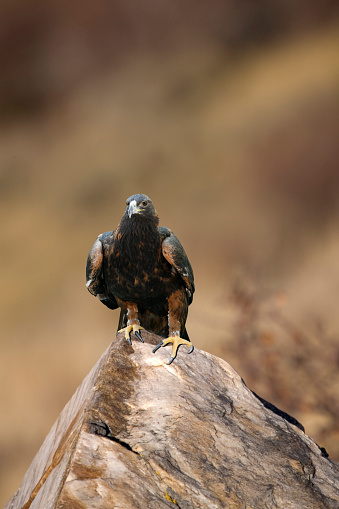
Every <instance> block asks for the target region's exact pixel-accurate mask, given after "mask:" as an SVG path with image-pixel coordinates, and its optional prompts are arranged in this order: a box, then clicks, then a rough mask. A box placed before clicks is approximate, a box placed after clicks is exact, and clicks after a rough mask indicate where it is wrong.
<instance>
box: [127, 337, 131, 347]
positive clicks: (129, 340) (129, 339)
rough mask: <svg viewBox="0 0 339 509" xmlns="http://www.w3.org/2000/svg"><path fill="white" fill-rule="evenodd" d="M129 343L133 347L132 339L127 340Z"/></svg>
mask: <svg viewBox="0 0 339 509" xmlns="http://www.w3.org/2000/svg"><path fill="white" fill-rule="evenodd" d="M126 339H127V341H128V342H129V344H130V345H131V346H132V341H131V338H126Z"/></svg>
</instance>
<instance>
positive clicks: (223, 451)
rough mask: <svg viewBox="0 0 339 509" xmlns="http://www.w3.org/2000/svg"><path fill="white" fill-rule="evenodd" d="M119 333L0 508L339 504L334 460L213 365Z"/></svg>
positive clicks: (255, 508)
mask: <svg viewBox="0 0 339 509" xmlns="http://www.w3.org/2000/svg"><path fill="white" fill-rule="evenodd" d="M143 337H144V339H145V341H146V342H145V344H142V343H140V342H139V341H134V342H133V345H132V346H130V345H129V344H128V343H127V341H126V340H125V339H124V338H123V337H122V336H121V335H120V336H118V338H117V340H116V341H114V342H113V343H112V344H111V345H110V347H109V348H108V349H107V351H106V352H105V353H104V354H103V356H102V357H101V359H100V360H99V361H98V362H97V364H96V365H95V367H94V368H93V369H92V371H91V372H90V373H89V374H88V376H87V377H86V378H85V379H84V381H83V382H82V384H81V385H80V387H79V388H78V390H77V391H76V393H75V394H74V396H73V397H72V399H71V400H70V401H69V403H68V404H67V405H66V407H65V408H64V410H63V411H62V412H61V414H60V416H59V418H58V420H57V421H56V423H55V424H54V426H53V428H52V429H51V431H50V433H49V434H48V436H47V438H46V440H45V442H44V443H43V445H42V447H41V449H40V451H39V452H38V453H37V455H36V457H35V458H34V460H33V462H32V464H31V466H30V468H29V469H28V471H27V473H26V475H25V477H24V480H23V483H22V486H21V487H20V489H19V490H18V492H17V493H16V494H15V495H14V496H13V498H12V499H11V500H10V501H9V503H8V504H7V506H6V509H19V508H20V509H29V508H31V509H33V508H43V509H52V508H53V509H70V508H72V509H80V508H81V509H83V508H96V509H106V508H119V509H130V508H142V509H146V508H149V509H162V508H169V507H173V508H175V507H179V508H181V509H198V508H204V509H206V508H208V509H221V508H239V509H240V508H242V509H245V508H247V509H250V508H252V509H260V508H276V507H277V508H283V509H288V508H298V509H302V508H305V509H311V508H317V509H318V508H319V509H320V508H333V509H334V508H338V507H339V464H337V463H335V462H333V461H331V460H330V459H329V458H327V457H326V452H325V451H324V450H321V449H320V448H319V447H318V446H317V445H316V444H315V443H314V442H313V440H312V439H311V438H309V437H308V436H307V435H305V433H304V431H303V429H302V426H301V425H300V424H299V423H298V422H297V421H296V420H295V419H293V418H292V417H290V416H288V415H287V414H285V413H284V412H281V411H279V410H278V409H277V408H276V407H274V406H273V405H271V404H270V403H268V402H266V401H264V400H262V399H261V398H259V397H258V396H256V395H255V394H254V393H252V392H251V391H250V390H249V389H248V388H247V387H246V385H245V383H244V382H243V380H242V379H241V378H240V376H239V375H238V374H237V373H236V372H235V371H234V370H233V369H232V368H231V367H230V366H229V365H228V364H227V363H226V362H225V361H223V360H221V359H219V358H217V357H214V356H213V355H210V354H208V353H206V352H203V351H199V350H197V349H195V351H194V352H193V353H192V354H191V355H186V352H185V350H184V348H185V347H182V348H181V349H180V350H179V355H178V357H177V359H176V360H175V362H174V363H173V364H171V365H170V366H168V365H166V362H167V361H168V359H169V350H167V349H165V348H163V349H160V350H159V351H158V352H157V353H156V354H155V355H154V354H153V353H152V344H155V343H157V342H158V341H159V340H160V339H159V338H157V337H156V336H154V335H153V334H150V333H147V332H145V331H143Z"/></svg>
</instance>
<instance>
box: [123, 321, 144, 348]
mask: <svg viewBox="0 0 339 509" xmlns="http://www.w3.org/2000/svg"><path fill="white" fill-rule="evenodd" d="M140 330H144V328H143V327H141V325H138V324H137V323H134V324H133V325H127V327H124V328H123V329H120V330H118V334H119V333H120V332H124V333H125V338H126V339H127V341H128V342H129V344H130V345H132V341H131V332H134V334H135V335H136V337H137V338H138V340H139V341H141V342H142V343H144V340H143V339H142V337H141V334H140V332H139V331H140Z"/></svg>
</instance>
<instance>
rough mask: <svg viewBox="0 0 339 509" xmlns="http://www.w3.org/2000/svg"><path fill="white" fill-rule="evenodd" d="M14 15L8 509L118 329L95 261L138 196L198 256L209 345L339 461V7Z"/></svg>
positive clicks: (5, 229)
mask: <svg viewBox="0 0 339 509" xmlns="http://www.w3.org/2000/svg"><path fill="white" fill-rule="evenodd" d="M0 20H1V21H0V41H1V44H0V94H1V95H0V108H1V115H0V146H1V148H0V208H1V217H2V219H1V226H2V233H1V237H0V243H1V257H2V263H1V274H0V278H1V288H2V291H1V316H0V324H1V325H0V327H1V333H0V335H1V338H0V341H1V356H0V377H1V379H0V396H1V407H2V412H1V416H0V480H1V481H0V498H1V500H0V503H2V504H4V503H5V502H6V501H7V500H8V499H9V498H10V496H11V495H12V494H13V493H14V491H15V490H16V489H17V488H18V487H19V485H20V483H21V480H22V477H23V475H24V473H25V471H26V469H27V468H28V466H29V464H30V462H31V460H32V458H33V456H34V455H35V453H36V452H37V450H38V448H39V446H40V445H41V443H42V442H43V440H44V438H45V436H46V434H47V433H48V431H49V429H50V427H51V426H52V424H53V422H54V421H55V419H56V418H57V416H58V414H59V412H60V411H61V409H62V408H63V406H64V405H65V404H66V403H67V401H68V399H69V398H70V397H71V396H72V394H73V392H74V391H75V389H76V387H77V386H78V385H79V384H80V383H81V381H82V379H83V378H84V376H85V375H86V374H87V372H88V371H89V370H90V369H91V367H92V366H93V365H94V364H95V363H96V361H97V360H98V359H99V357H100V356H101V354H102V353H103V352H104V350H105V349H106V348H107V346H108V345H109V343H110V342H111V341H112V340H114V338H115V333H116V327H117V320H118V315H119V313H118V311H116V312H112V311H109V310H108V309H107V308H105V307H104V306H103V305H101V304H100V303H99V302H98V301H97V300H95V299H94V298H93V297H92V296H91V295H90V294H89V293H88V292H87V290H86V287H85V264H86V258H87V254H88V251H89V249H90V248H91V246H92V244H93V242H94V240H95V238H96V236H97V235H98V234H99V233H101V232H103V231H107V230H112V229H114V228H115V227H116V225H117V223H118V222H119V220H120V217H121V215H122V213H123V212H124V208H125V200H126V198H127V197H128V196H130V195H132V194H135V193H146V194H148V195H149V196H150V197H151V198H152V200H153V202H154V204H155V207H156V208H157V211H158V213H159V216H160V224H161V225H163V226H168V227H170V228H171V229H172V230H173V231H174V232H175V233H176V234H177V236H178V237H179V238H180V240H181V242H182V244H183V245H184V247H185V249H186V251H187V253H188V255H189V258H190V260H191V262H192V265H193V268H194V271H195V278H196V288H197V291H196V294H195V299H194V301H193V304H192V306H191V307H190V313H189V318H188V331H189V334H190V337H191V339H192V340H193V342H194V344H195V345H196V347H198V348H202V349H205V350H207V351H208V352H210V353H212V354H215V355H218V356H220V357H222V358H224V359H225V360H226V361H228V362H229V363H230V364H231V365H232V366H233V367H234V368H235V369H236V370H237V371H238V372H239V374H240V375H241V376H242V377H243V378H244V380H245V381H246V383H247V385H248V386H249V387H250V389H252V390H254V391H255V392H256V393H258V394H259V395H260V396H261V397H263V398H265V399H267V400H269V401H270V402H271V403H273V404H275V405H276V406H278V407H279V408H281V409H282V410H284V411H286V412H289V413H290V414H292V415H293V416H294V417H296V418H297V419H298V420H299V421H300V422H301V423H302V424H303V425H304V426H305V428H306V433H307V434H308V435H310V436H311V437H312V438H313V439H314V440H315V441H316V442H317V443H318V444H319V445H320V446H323V447H325V448H326V449H327V451H328V453H329V455H330V458H332V459H334V460H337V461H338V460H339V398H338V393H339V369H338V368H339V312H338V300H339V229H338V226H339V195H338V190H339V5H338V2H337V0H323V1H322V2H318V1H316V0H305V1H304V2H299V3H298V2H295V1H293V0H258V1H257V2H253V1H250V0H237V1H235V0H214V2H205V1H203V0H194V2H193V1H187V2H179V1H173V0H162V1H159V0H145V1H144V2H139V3H137V2H132V1H130V0H110V1H109V2H108V1H105V0H104V1H102V2H97V3H93V2H87V1H86V0H85V1H82V2H79V1H78V0H75V1H73V2H68V1H66V0H60V1H59V2H54V3H52V2H47V3H46V2H44V1H43V0H16V1H15V2H10V1H7V0H4V1H3V2H1V6H0ZM181 355H184V352H183V351H182V352H181Z"/></svg>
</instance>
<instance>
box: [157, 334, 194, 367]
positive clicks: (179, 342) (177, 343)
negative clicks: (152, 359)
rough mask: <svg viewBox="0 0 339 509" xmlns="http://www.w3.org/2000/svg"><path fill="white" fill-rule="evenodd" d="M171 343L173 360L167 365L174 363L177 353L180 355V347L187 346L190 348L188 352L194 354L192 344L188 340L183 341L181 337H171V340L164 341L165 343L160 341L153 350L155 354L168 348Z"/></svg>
mask: <svg viewBox="0 0 339 509" xmlns="http://www.w3.org/2000/svg"><path fill="white" fill-rule="evenodd" d="M169 343H172V344H173V346H172V355H171V358H170V360H169V362H168V363H167V364H168V365H169V364H172V362H173V361H174V359H175V358H176V356H177V353H178V348H179V346H180V345H186V346H189V347H190V349H189V350H188V352H187V353H192V352H193V350H194V346H193V345H192V343H191V342H190V341H187V340H186V339H182V338H181V337H180V336H170V337H169V338H167V339H164V340H163V341H160V343H159V344H158V345H157V346H156V347H155V348H153V353H155V352H156V351H157V350H159V348H160V347H162V346H166V345H168V344H169Z"/></svg>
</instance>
